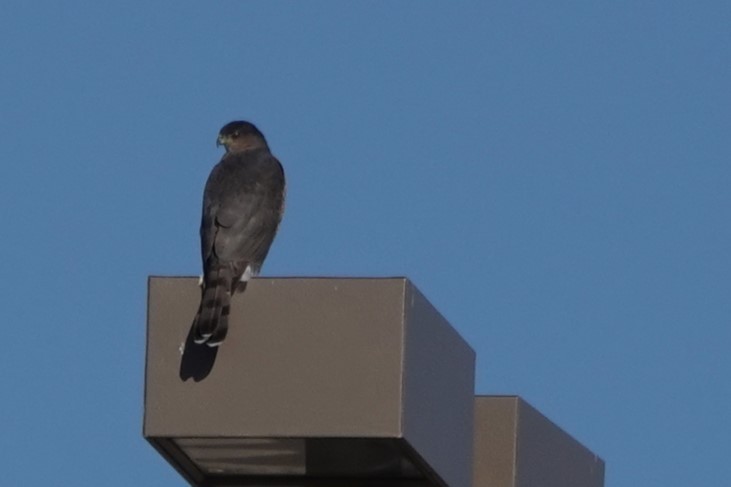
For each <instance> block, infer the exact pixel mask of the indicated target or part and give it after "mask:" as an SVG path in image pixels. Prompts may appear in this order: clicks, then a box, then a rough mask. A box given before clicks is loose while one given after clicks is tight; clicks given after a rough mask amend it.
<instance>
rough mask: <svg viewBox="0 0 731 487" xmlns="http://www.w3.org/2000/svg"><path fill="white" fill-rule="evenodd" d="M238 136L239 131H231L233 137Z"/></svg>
mask: <svg viewBox="0 0 731 487" xmlns="http://www.w3.org/2000/svg"><path fill="white" fill-rule="evenodd" d="M238 136H239V131H238V130H237V131H236V132H234V133H233V137H234V138H236V137H238Z"/></svg>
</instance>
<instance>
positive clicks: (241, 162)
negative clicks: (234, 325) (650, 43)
mask: <svg viewBox="0 0 731 487" xmlns="http://www.w3.org/2000/svg"><path fill="white" fill-rule="evenodd" d="M217 145H223V146H224V148H225V149H226V153H225V154H224V155H223V157H222V158H221V161H220V162H219V163H218V164H216V166H215V167H214V168H213V170H212V171H211V174H210V175H209V176H208V181H207V182H206V187H205V190H204V193H203V218H202V220H201V228H200V236H201V254H202V258H203V278H202V283H201V288H202V292H201V303H200V307H199V308H198V314H197V315H196V318H195V322H194V324H193V326H194V330H193V332H194V335H193V339H194V341H195V343H198V344H202V343H205V344H206V345H208V346H210V347H216V346H218V345H220V344H221V343H222V342H223V340H224V338H225V337H226V332H227V331H228V315H229V311H230V307H231V296H232V295H233V294H234V292H236V291H239V292H241V291H243V290H244V289H245V288H246V283H247V282H248V280H249V279H250V278H251V277H253V276H256V275H257V274H258V273H259V270H260V269H261V266H262V263H263V262H264V258H265V257H266V256H267V253H268V252H269V247H270V246H271V245H272V241H273V240H274V236H275V235H276V233H277V227H278V226H279V222H280V221H281V219H282V214H283V212H284V197H285V181H284V169H283V168H282V165H281V164H280V163H279V161H278V160H277V159H276V158H275V157H274V156H273V155H272V153H271V152H270V150H269V146H268V145H267V142H266V139H265V138H264V135H263V134H262V133H261V132H260V131H259V129H257V128H256V127H255V126H254V125H253V124H251V123H249V122H243V121H236V122H231V123H228V124H226V125H224V127H223V128H222V129H221V131H220V132H219V134H218V141H217Z"/></svg>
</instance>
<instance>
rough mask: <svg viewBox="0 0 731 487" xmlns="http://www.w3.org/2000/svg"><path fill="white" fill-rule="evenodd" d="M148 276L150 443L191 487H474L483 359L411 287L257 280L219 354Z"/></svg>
mask: <svg viewBox="0 0 731 487" xmlns="http://www.w3.org/2000/svg"><path fill="white" fill-rule="evenodd" d="M199 295H200V289H199V288H198V286H197V279H195V278H151V279H150V281H149V309H148V334H147V367H146V383H145V420H144V435H145V437H146V438H147V439H148V440H149V441H150V442H151V443H152V444H153V445H154V446H155V447H156V448H157V449H158V451H159V452H160V453H161V454H162V455H163V456H164V457H165V458H166V459H167V460H168V461H169V462H170V463H171V464H173V465H174V466H175V467H176V468H177V469H178V471H179V472H180V473H181V474H182V475H183V476H185V477H186V479H188V481H189V482H190V483H192V484H194V485H288V486H299V485H323V484H322V483H323V482H328V481H330V482H339V485H343V483H345V484H347V485H357V483H360V484H362V485H366V484H364V482H367V481H377V482H376V483H375V484H373V485H376V484H377V485H384V483H383V482H386V481H388V482H399V483H397V484H394V485H404V484H403V483H402V482H405V481H408V482H409V485H424V486H427V485H435V486H451V487H469V486H470V485H471V482H472V480H471V477H472V455H471V453H472V443H473V437H472V431H473V429H472V417H473V406H474V363H475V354H474V352H473V350H472V349H471V348H470V347H469V345H467V343H466V342H465V341H464V340H463V339H462V338H461V337H460V336H459V334H457V332H456V331H455V330H454V329H453V328H452V327H451V326H450V325H449V323H447V321H446V320H445V319H444V318H443V317H442V316H441V315H440V314H439V313H438V312H437V311H436V310H435V309H434V308H433V307H432V306H431V304H429V302H428V301H427V300H426V299H425V298H424V296H423V295H422V294H421V293H420V292H419V291H418V290H417V289H416V288H415V287H414V286H413V285H412V284H411V283H410V282H409V281H408V280H406V279H404V278H391V279H302V278H290V279H262V278H260V279H256V280H253V281H252V282H251V283H250V284H249V286H248V288H247V290H246V292H245V293H244V294H241V295H236V296H235V297H234V300H233V303H232V314H231V316H230V332H229V335H228V337H227V339H226V342H225V344H224V345H223V346H221V347H220V348H214V349H211V348H208V347H206V346H197V345H195V344H193V343H191V339H190V336H189V331H190V327H191V320H192V318H193V316H194V315H195V312H196V308H197V305H198V298H199Z"/></svg>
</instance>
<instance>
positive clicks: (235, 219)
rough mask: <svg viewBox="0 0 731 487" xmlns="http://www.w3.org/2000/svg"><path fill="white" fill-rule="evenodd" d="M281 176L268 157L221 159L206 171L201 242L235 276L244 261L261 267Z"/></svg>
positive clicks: (273, 221)
mask: <svg viewBox="0 0 731 487" xmlns="http://www.w3.org/2000/svg"><path fill="white" fill-rule="evenodd" d="M283 187H284V175H283V171H282V169H281V165H280V164H279V161H277V160H276V158H274V157H273V156H272V155H271V154H269V153H266V154H261V153H253V154H245V155H238V156H236V158H231V157H230V158H228V159H226V157H224V160H222V162H221V163H219V164H218V165H217V166H216V167H215V168H214V170H213V172H212V173H211V176H210V178H209V181H208V183H207V184H206V191H205V196H204V209H203V221H202V224H201V243H202V248H203V253H204V255H203V258H204V261H205V260H206V258H207V257H210V256H211V255H213V256H215V258H216V260H217V261H218V262H221V263H224V262H225V263H229V264H230V265H232V266H233V267H234V269H235V270H234V272H235V274H236V275H238V276H240V275H241V274H242V273H243V272H244V270H245V268H246V265H247V264H249V263H252V262H253V263H255V264H261V262H262V261H263V260H264V257H265V256H266V254H267V252H268V250H269V246H270V245H271V243H272V240H273V239H274V235H275V234H276V230H277V226H278V224H279V219H280V216H281V215H280V211H281V206H282V198H283V190H284V188H283Z"/></svg>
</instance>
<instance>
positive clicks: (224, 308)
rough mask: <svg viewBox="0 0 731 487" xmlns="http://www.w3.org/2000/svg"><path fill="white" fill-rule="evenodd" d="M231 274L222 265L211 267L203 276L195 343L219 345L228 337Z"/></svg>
mask: <svg viewBox="0 0 731 487" xmlns="http://www.w3.org/2000/svg"><path fill="white" fill-rule="evenodd" d="M230 274H231V272H230V270H228V269H227V268H226V267H223V266H221V267H216V268H214V269H211V270H210V271H209V272H208V273H207V274H206V275H205V276H204V277H203V292H202V295H201V304H200V307H199V308H198V315H197V316H196V317H195V325H194V326H195V331H194V337H193V341H195V343H198V344H202V343H205V344H206V345H208V346H209V347H217V346H219V345H220V344H221V343H222V342H223V340H224V338H226V333H227V332H228V315H229V312H230V310H231V280H232V279H231V276H230Z"/></svg>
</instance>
